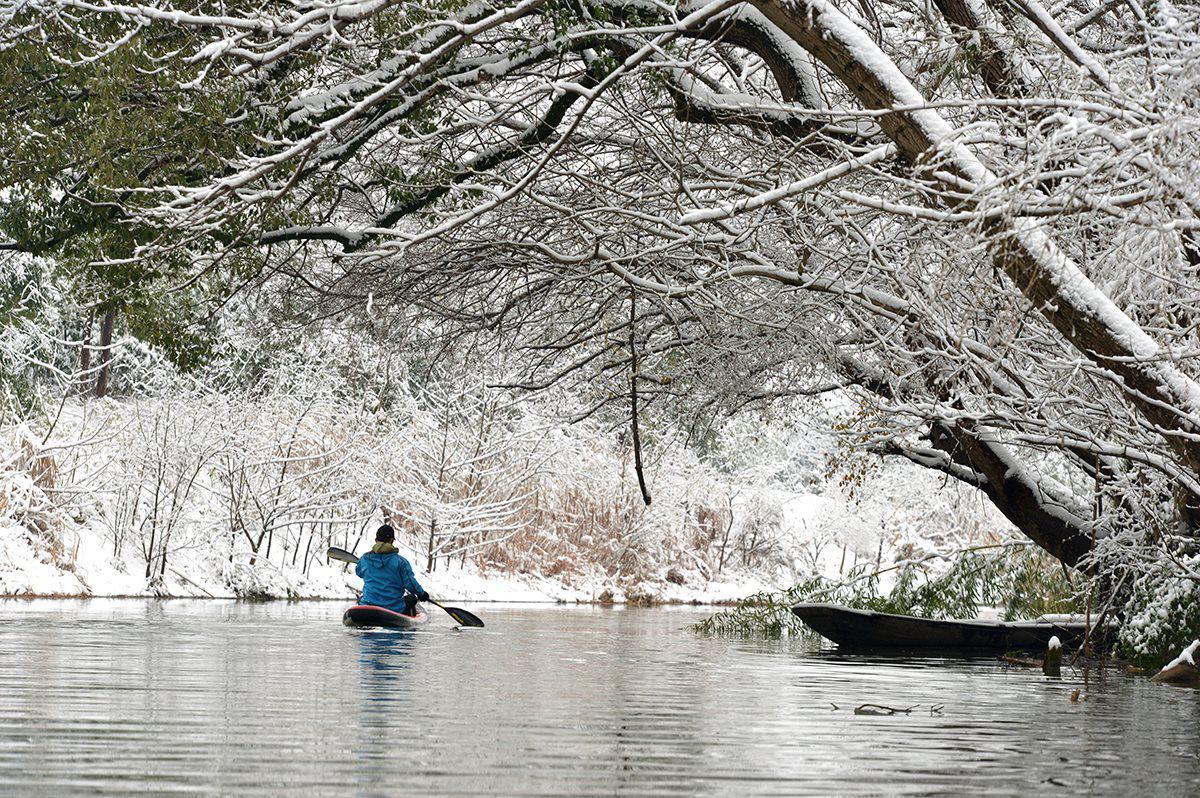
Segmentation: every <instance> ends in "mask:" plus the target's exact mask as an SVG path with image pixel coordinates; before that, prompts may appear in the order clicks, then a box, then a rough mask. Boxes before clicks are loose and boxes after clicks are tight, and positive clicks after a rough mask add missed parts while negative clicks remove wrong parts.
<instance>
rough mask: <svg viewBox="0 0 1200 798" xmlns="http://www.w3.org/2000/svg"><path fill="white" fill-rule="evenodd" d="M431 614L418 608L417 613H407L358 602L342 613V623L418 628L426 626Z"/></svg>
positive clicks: (348, 624) (347, 624)
mask: <svg viewBox="0 0 1200 798" xmlns="http://www.w3.org/2000/svg"><path fill="white" fill-rule="evenodd" d="M428 620H429V616H428V615H426V614H425V613H423V612H421V611H420V610H417V614H416V615H405V614H404V613H402V612H395V611H394V610H389V609H388V608H387V607H376V606H374V605H372V604H356V605H355V606H353V607H350V608H349V609H348V610H346V612H345V613H343V614H342V623H344V624H346V626H382V627H386V628H389V629H416V628H418V627H420V626H424V625H425V622H426V621H428Z"/></svg>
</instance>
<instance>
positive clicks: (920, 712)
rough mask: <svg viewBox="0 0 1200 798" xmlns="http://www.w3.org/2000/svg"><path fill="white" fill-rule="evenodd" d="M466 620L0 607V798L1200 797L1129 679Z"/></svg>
mask: <svg viewBox="0 0 1200 798" xmlns="http://www.w3.org/2000/svg"><path fill="white" fill-rule="evenodd" d="M479 609H481V610H483V611H482V612H481V614H483V615H484V616H485V619H486V620H487V622H488V628H486V629H483V630H470V631H456V630H454V629H452V628H450V627H448V626H447V625H444V624H443V623H442V619H440V618H439V619H438V620H437V621H435V622H434V623H433V624H432V625H431V626H430V627H428V628H427V629H426V630H421V631H418V632H410V633H400V632H382V631H358V630H349V629H346V628H344V627H342V626H341V624H340V622H339V621H340V615H341V610H342V608H341V607H340V606H338V605H336V604H331V603H320V602H314V603H304V604H284V603H274V604H241V603H231V602H199V601H195V602H193V601H171V602H145V601H98V600H93V601H88V602H69V601H32V602H3V603H0V685H3V687H2V689H0V795H46V796H50V795H54V796H58V795H64V794H78V795H87V794H92V795H99V794H108V795H129V794H138V793H140V794H222V795H278V794H280V793H283V792H289V791H294V792H298V793H303V794H306V795H312V794H347V793H349V794H363V795H374V794H380V795H382V794H391V793H395V792H405V793H409V792H411V793H427V794H431V795H439V794H463V795H469V794H476V795H495V794H538V795H567V794H571V795H575V794H604V795H610V794H614V793H615V794H635V795H672V794H676V795H683V794H695V793H700V792H703V793H708V794H712V793H718V794H722V793H723V794H739V795H741V794H763V795H768V794H777V795H797V794H812V795H828V794H836V793H853V794H904V793H911V794H946V795H960V794H964V793H967V792H969V793H971V794H996V795H1012V794H1016V793H1025V792H1030V791H1036V790H1042V789H1046V788H1050V789H1053V790H1054V794H1088V793H1093V792H1105V793H1110V794H1132V793H1135V792H1142V793H1151V794H1162V793H1174V794H1179V795H1187V794H1194V793H1196V792H1197V790H1200V756H1198V751H1200V744H1198V743H1197V739H1196V729H1197V726H1198V724H1197V721H1198V720H1200V694H1197V693H1193V692H1187V691H1182V690H1169V689H1162V688H1157V687H1156V686H1152V685H1150V684H1148V683H1147V681H1146V680H1145V679H1144V678H1143V679H1135V678H1130V677H1127V676H1124V675H1122V674H1117V673H1115V672H1107V673H1103V674H1097V673H1094V672H1093V673H1089V674H1084V673H1083V672H1078V673H1070V672H1068V673H1069V675H1067V676H1064V678H1063V679H1061V680H1054V679H1047V678H1045V677H1043V676H1042V675H1041V674H1040V673H1038V672H1036V671H1028V670H1023V669H1016V668H1007V667H1005V666H1003V665H1002V664H1000V663H999V662H997V661H995V660H992V659H980V658H976V659H940V660H939V659H913V658H905V657H872V656H848V655H843V654H839V653H838V652H835V651H828V650H820V649H818V648H816V647H814V646H812V645H809V644H805V643H801V642H797V641H783V642H764V641H725V640H711V639H705V638H700V637H697V636H695V635H693V634H692V633H691V632H690V631H688V630H687V628H686V626H687V624H688V623H690V622H691V621H694V620H696V619H697V618H698V617H700V615H701V614H702V613H701V612H700V611H697V610H693V609H679V610H635V609H630V610H620V609H616V610H613V609H599V608H551V607H505V606H487V605H485V606H483V607H481V608H479ZM1080 686H1083V687H1084V688H1085V691H1086V692H1087V696H1088V698H1087V700H1086V701H1084V702H1083V703H1080V704H1072V703H1071V702H1070V700H1069V694H1070V692H1071V691H1072V690H1074V689H1075V688H1076V687H1080ZM863 703H875V704H882V705H886V706H890V707H898V708H908V707H912V711H911V712H910V713H901V714H896V715H890V716H887V715H885V716H871V715H856V714H854V711H853V710H854V708H855V707H856V706H859V705H860V704H863ZM936 707H940V709H936Z"/></svg>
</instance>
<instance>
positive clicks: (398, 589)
mask: <svg viewBox="0 0 1200 798" xmlns="http://www.w3.org/2000/svg"><path fill="white" fill-rule="evenodd" d="M354 573H356V574H358V575H359V576H361V577H362V580H363V592H362V598H361V599H359V604H373V605H375V606H376V607H386V608H388V609H389V610H395V611H396V612H404V593H405V591H407V592H409V593H413V594H415V595H418V596H419V595H421V594H422V593H424V592H425V588H423V587H421V583H420V582H418V581H417V578H416V577H415V576H413V569H412V566H411V565H409V564H408V560H406V559H404V558H403V557H401V556H400V555H399V554H397V553H396V552H394V551H393V552H388V553H387V554H375V553H374V552H367V553H366V554H364V555H363V556H362V557H360V558H359V560H358V565H356V566H354Z"/></svg>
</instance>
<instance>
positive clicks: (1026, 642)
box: [792, 604, 1112, 652]
mask: <svg viewBox="0 0 1200 798" xmlns="http://www.w3.org/2000/svg"><path fill="white" fill-rule="evenodd" d="M792 612H793V613H794V614H795V615H796V616H797V617H798V618H799V619H800V620H802V621H804V624H805V625H806V626H808V627H809V628H811V629H812V630H813V631H815V632H817V633H818V634H819V635H821V636H822V637H824V638H827V639H829V640H831V641H833V642H834V643H837V644H838V646H839V647H841V648H846V649H872V648H894V649H918V648H924V649H937V650H942V651H954V650H970V651H996V652H1004V651H1010V650H1027V651H1037V650H1043V649H1045V648H1046V646H1047V644H1048V643H1049V642H1050V638H1051V637H1057V638H1058V639H1059V642H1060V643H1062V645H1063V646H1066V647H1077V646H1079V645H1080V644H1081V643H1082V642H1083V638H1084V636H1085V635H1086V634H1087V630H1088V624H1087V619H1086V618H1083V617H1081V616H1049V617H1046V616H1043V618H1041V619H1039V620H1036V621H1009V622H1005V621H967V620H947V621H935V620H932V619H929V618H916V617H913V616H911V615H892V614H890V613H886V612H871V611H869V610H855V609H850V608H849V607H843V606H841V605H838V604H797V605H796V606H794V607H792ZM1110 631H1111V630H1108V629H1096V630H1093V632H1092V637H1091V642H1092V643H1093V644H1094V645H1095V646H1096V647H1097V648H1105V647H1107V646H1108V645H1110V644H1111V642H1112V641H1111V634H1110Z"/></svg>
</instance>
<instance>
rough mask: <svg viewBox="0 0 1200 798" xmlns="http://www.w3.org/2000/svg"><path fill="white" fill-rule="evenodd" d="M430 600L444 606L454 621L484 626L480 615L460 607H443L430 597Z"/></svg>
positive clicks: (476, 626)
mask: <svg viewBox="0 0 1200 798" xmlns="http://www.w3.org/2000/svg"><path fill="white" fill-rule="evenodd" d="M430 602H431V603H433V604H436V605H437V606H439V607H442V609H444V610H445V611H446V614H447V615H449V616H450V617H451V618H453V619H454V622H455V623H457V624H458V625H459V626H472V627H474V628H476V629H482V628H483V621H481V620H479V617H478V616H476V615H474V614H473V613H470V612H467V611H466V610H464V609H462V608H460V607H443V606H442V605H441V604H438V603H437V602H436V601H433V599H430Z"/></svg>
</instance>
